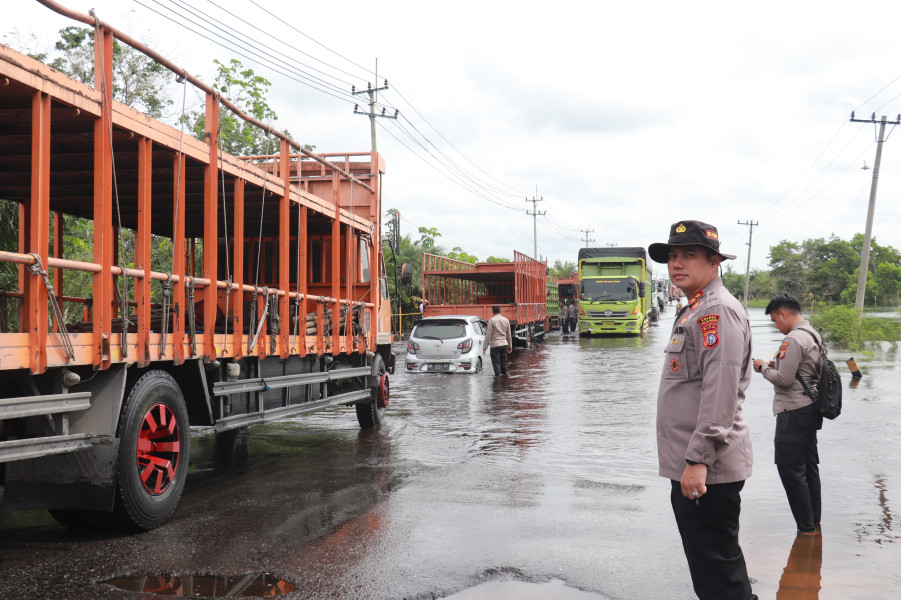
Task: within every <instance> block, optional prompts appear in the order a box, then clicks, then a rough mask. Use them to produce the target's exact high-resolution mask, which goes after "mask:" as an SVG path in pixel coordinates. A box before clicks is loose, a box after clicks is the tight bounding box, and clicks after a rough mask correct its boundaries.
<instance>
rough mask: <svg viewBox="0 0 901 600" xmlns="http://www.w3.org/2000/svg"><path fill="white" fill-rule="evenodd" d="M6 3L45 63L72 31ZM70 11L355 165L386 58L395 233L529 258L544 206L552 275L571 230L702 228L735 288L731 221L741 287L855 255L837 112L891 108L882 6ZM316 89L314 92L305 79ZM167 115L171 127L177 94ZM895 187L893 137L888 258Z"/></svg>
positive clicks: (850, 128)
mask: <svg viewBox="0 0 901 600" xmlns="http://www.w3.org/2000/svg"><path fill="white" fill-rule="evenodd" d="M8 4H9V6H6V7H4V19H3V23H2V25H0V34H3V36H4V37H3V42H4V43H13V42H14V41H15V43H20V44H21V43H23V42H29V43H31V44H35V43H36V44H37V46H38V47H40V45H41V44H43V47H44V48H48V47H50V46H51V45H52V43H53V42H54V41H56V39H57V37H58V35H57V31H58V30H59V29H61V28H62V27H66V26H68V25H70V24H73V23H72V22H71V21H69V20H67V19H64V18H62V17H59V16H57V15H56V14H55V13H53V12H51V11H50V10H49V9H47V8H45V7H44V6H42V5H40V4H38V3H37V2H36V1H35V0H18V1H16V2H11V3H8ZM62 4H64V5H65V6H67V7H69V8H71V9H73V10H77V11H80V12H85V13H86V12H88V11H89V10H90V9H91V8H94V9H96V11H97V14H98V16H99V17H100V18H101V19H103V20H106V21H108V22H110V23H111V24H112V25H113V26H115V27H117V28H119V29H122V30H125V31H128V32H130V33H131V34H132V35H133V36H134V37H136V38H138V39H141V40H143V41H146V42H147V43H148V44H149V45H151V46H153V47H154V48H155V49H156V50H157V51H159V52H161V53H162V54H164V55H166V56H168V57H170V58H171V59H172V60H173V61H174V62H176V63H177V64H179V65H180V66H184V67H186V68H187V69H188V70H189V71H191V72H193V73H195V74H197V75H198V76H200V77H201V78H203V79H205V80H207V81H210V82H211V81H212V79H213V74H214V69H213V59H214V58H219V59H220V60H222V59H227V58H231V57H236V58H239V59H240V60H242V61H243V62H244V64H245V66H249V67H251V68H252V69H254V71H255V72H256V73H257V74H261V75H264V76H265V77H267V78H268V79H270V80H271V81H272V82H273V87H272V89H271V91H270V95H269V100H270V104H271V105H272V106H273V108H274V109H275V111H276V113H277V114H278V115H279V122H278V124H277V125H279V126H281V127H282V128H288V129H289V130H290V131H291V133H292V134H293V135H294V137H295V139H296V140H297V141H299V142H301V143H310V144H315V145H316V148H317V150H319V151H322V152H346V151H361V150H362V151H366V150H368V149H369V146H370V135H369V120H368V119H367V118H366V117H363V116H359V115H354V114H353V102H354V101H360V104H361V107H363V106H364V105H365V104H364V101H365V100H366V97H365V96H357V97H356V98H354V97H353V96H351V95H350V94H349V91H350V90H349V88H350V85H356V86H357V88H361V87H365V86H366V83H367V81H373V80H374V76H373V73H372V71H374V70H375V65H376V59H378V74H379V84H381V83H382V81H381V80H382V78H383V77H384V78H387V79H388V83H389V87H390V88H391V89H389V90H388V91H386V92H382V93H380V95H379V100H380V102H382V103H384V104H385V105H387V106H388V107H389V114H390V112H391V109H392V108H397V109H399V110H400V112H401V117H400V119H398V120H397V121H393V120H389V119H379V121H378V123H379V128H378V149H379V151H380V153H381V154H382V155H383V156H384V158H385V160H386V163H387V169H388V173H387V175H386V178H385V181H384V183H385V187H384V206H383V208H385V209H387V208H397V209H399V210H400V212H401V215H402V218H403V220H402V222H401V227H402V233H413V234H414V237H418V234H417V233H416V230H417V228H418V227H420V226H425V227H435V228H437V229H438V230H439V231H440V232H441V233H442V234H443V236H442V238H441V239H440V242H441V243H442V244H443V245H444V246H445V247H447V248H451V247H454V246H460V247H462V248H463V249H464V250H466V251H467V252H469V253H471V254H475V255H476V256H478V257H479V258H480V259H482V260H484V259H485V258H487V257H488V256H489V255H494V256H500V257H507V258H512V254H513V250H514V249H515V250H520V251H523V252H525V253H526V254H529V255H532V254H533V233H532V232H533V217H532V216H529V215H527V214H526V212H527V210H531V209H532V206H533V205H532V203H531V202H528V203H527V202H526V198H529V199H531V198H532V197H535V196H536V194H537V197H540V198H542V199H543V200H542V201H541V202H538V203H537V209H538V210H539V211H542V212H544V211H546V212H547V214H546V215H542V216H539V217H537V224H538V254H539V255H540V256H541V257H542V258H547V259H548V262H549V263H550V264H553V263H554V261H556V260H562V261H567V260H569V261H575V260H576V254H577V252H578V248H579V247H580V246H585V241H584V238H585V235H586V234H585V231H583V230H591V231H590V233H589V234H588V235H589V239H590V240H591V241H590V242H589V244H590V245H592V246H604V245H621V246H647V245H648V244H650V243H652V242H656V241H665V240H666V238H667V235H668V232H669V226H670V224H671V223H673V222H674V221H677V220H680V219H700V220H703V221H707V222H709V223H712V224H714V225H716V226H717V227H718V228H719V230H720V238H721V240H722V243H723V246H722V249H723V250H724V251H726V252H730V253H733V254H737V255H738V259H737V260H736V261H734V264H733V268H734V269H735V270H736V271H737V272H740V273H744V271H745V266H746V264H747V251H748V248H747V242H748V233H749V227H748V226H746V225H740V224H739V223H738V222H739V221H741V222H746V221H754V222H758V223H759V225H758V226H757V227H755V228H754V234H753V247H752V250H753V252H752V255H751V268H752V269H755V268H761V269H765V268H767V267H768V255H769V248H770V246H772V245H774V244H776V243H778V242H779V241H781V240H784V239H787V240H792V241H796V242H800V241H803V240H805V239H808V238H815V237H824V238H828V237H829V236H830V235H832V234H835V235H837V236H839V237H841V238H843V239H850V237H851V236H852V235H854V233H856V232H863V231H864V228H865V224H866V214H867V203H868V198H869V192H870V183H871V178H872V174H873V171H872V170H864V169H862V168H861V167H863V166H864V162H865V161H866V164H867V165H868V166H870V167H872V165H873V161H874V157H875V154H876V143H875V139H876V131H877V128H876V127H875V126H874V125H872V124H867V123H864V124H860V123H850V122H849V117H850V114H851V111H856V113H857V116H858V117H859V118H869V117H870V115H871V113H873V112H875V113H876V117H877V119H878V118H879V117H881V116H882V115H887V116H888V117H889V120H894V119H896V118H897V115H898V113H899V112H901V42H898V37H897V36H896V35H894V34H893V33H892V32H893V26H894V25H895V24H896V23H898V22H899V17H901V2H897V1H896V0H895V1H888V0H886V1H880V2H868V1H865V0H864V1H858V2H856V3H852V4H849V3H847V2H833V1H830V0H827V1H822V0H821V1H818V2H785V1H778V2H771V1H757V2H753V3H743V4H742V6H741V7H739V3H730V2H722V1H719V2H681V3H677V2H672V1H671V0H668V1H658V0H654V1H646V2H616V3H614V2H606V1H599V0H595V1H589V0H579V1H570V2H532V1H523V0H518V1H507V0H482V1H480V2H474V1H467V0H460V1H458V2H423V1H397V0H381V1H378V2H361V1H358V0H344V1H343V2H331V3H325V2H300V1H297V0H292V1H279V0H62ZM188 5H189V6H190V7H192V10H194V11H196V13H197V14H200V15H204V16H205V17H204V18H206V19H209V20H210V21H213V20H214V19H215V20H217V21H221V22H223V23H227V24H228V25H230V26H231V27H234V28H235V29H237V30H239V31H241V32H242V33H243V35H244V39H245V40H246V39H248V38H249V39H252V40H253V42H252V43H253V45H254V46H255V47H256V48H257V49H258V50H259V49H262V50H263V51H265V52H268V53H271V54H274V55H275V56H277V57H278V62H279V63H280V64H281V67H280V68H282V69H285V68H290V69H296V70H297V71H300V74H295V75H293V76H292V77H284V76H282V75H279V74H278V73H277V72H276V71H275V70H274V69H273V67H272V66H270V65H264V64H262V63H261V62H259V61H258V60H254V59H253V58H252V57H251V56H250V55H249V54H246V51H243V50H242V51H240V52H241V53H242V54H245V56H240V55H239V54H238V52H237V51H234V50H227V49H224V48H222V47H221V46H218V45H215V44H214V43H212V42H210V41H208V40H206V39H203V38H202V37H200V35H199V33H203V34H204V35H207V36H209V37H214V36H212V35H211V34H210V33H207V32H202V31H201V30H200V29H199V26H200V24H201V23H202V22H201V17H198V16H193V15H190V14H188V13H187V12H186V10H187V9H186V8H185V6H188ZM169 9H175V10H177V11H179V13H180V14H181V15H182V16H175V15H174V14H173V13H172V12H170V11H169ZM154 11H156V13H161V14H165V15H169V16H170V17H172V18H174V19H175V20H176V21H177V22H178V23H182V24H185V25H189V27H191V29H192V30H193V31H192V30H189V29H186V28H184V27H182V26H181V25H179V24H177V23H174V22H173V21H171V20H166V19H164V18H163V17H162V16H160V14H156V13H155V12H154ZM226 11H228V12H226ZM267 11H270V12H271V13H272V14H267ZM229 12H230V13H232V14H229ZM236 17H240V19H237V18H236ZM189 19H190V20H191V21H193V22H194V23H193V25H192V24H190V23H189ZM204 25H205V26H207V27H210V25H209V24H204ZM13 30H17V32H18V34H19V35H18V36H15V35H9V34H10V32H11V31H13ZM261 31H266V32H268V33H269V34H270V36H271V37H267V36H266V35H264V34H263V33H261ZM31 34H34V35H35V36H36V37H37V42H35V41H34V40H31V41H29V40H28V37H29V36H30V35H31ZM16 38H18V40H16ZM217 38H218V39H220V40H222V39H225V36H222V35H219V36H217ZM263 44H265V45H266V46H269V47H270V48H272V50H266V49H264V48H262V46H261V45H263ZM284 44H288V45H290V46H292V47H293V48H295V49H296V50H291V49H289V48H288V47H287V46H286V45H284ZM297 51H299V52H302V53H305V54H298V52H297ZM320 61H322V62H320ZM299 63H304V64H299ZM286 65H287V67H286ZM313 69H317V70H316V71H314V70H313ZM297 71H295V73H297ZM308 76H312V77H315V78H319V79H320V80H321V81H324V82H325V84H324V83H321V82H320V83H317V85H319V86H320V87H324V86H326V84H327V89H328V93H324V92H323V91H320V90H316V89H313V88H311V87H310V86H308V85H305V84H304V83H302V81H304V79H303V78H304V77H308ZM332 86H336V87H332ZM174 97H175V98H176V102H175V106H174V108H173V110H176V111H177V112H180V110H181V92H180V90H176V93H175V94H174ZM192 101H194V98H192V97H191V96H189V99H188V102H189V103H190V102H192ZM889 129H890V128H889ZM899 191H901V134H899V135H898V136H891V137H889V138H888V141H887V142H886V144H885V146H884V151H883V156H882V167H881V171H880V177H879V188H878V197H877V202H876V212H875V223H874V228H873V234H874V236H875V238H876V240H877V241H878V242H879V243H881V244H883V245H892V246H894V247H896V248H901V203H899V201H898V195H899Z"/></svg>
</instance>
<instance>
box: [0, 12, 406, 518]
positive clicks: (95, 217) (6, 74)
mask: <svg viewBox="0 0 901 600" xmlns="http://www.w3.org/2000/svg"><path fill="white" fill-rule="evenodd" d="M44 3H45V4H47V5H52V4H53V3H52V2H49V1H47V2H44ZM54 9H55V10H57V11H58V12H61V13H62V14H65V15H66V16H69V17H71V18H73V19H75V20H77V21H80V22H82V23H84V24H86V25H87V26H89V27H91V28H92V29H94V31H95V47H97V48H98V49H100V51H98V52H97V53H95V56H96V59H95V73H96V74H97V76H96V77H95V78H94V80H95V82H96V87H89V86H87V85H84V84H82V83H80V82H77V81H74V80H72V79H70V78H68V77H66V76H64V75H63V74H61V73H59V72H57V71H55V70H53V69H51V68H49V67H47V66H45V65H43V64H41V63H39V62H37V61H35V60H32V59H31V58H29V57H28V56H25V55H23V54H19V53H17V52H14V51H13V50H11V49H9V48H8V47H6V46H0V87H2V92H0V124H2V125H0V164H2V165H3V167H2V169H0V171H2V172H0V199H3V200H4V201H5V202H6V203H7V206H8V207H14V209H13V214H14V215H15V214H17V215H18V233H19V235H18V241H17V246H16V245H15V244H16V242H15V241H14V240H13V242H14V250H6V251H0V267H5V272H6V273H11V274H12V277H11V278H7V279H6V280H7V281H8V280H10V279H11V280H12V284H10V285H9V286H8V287H6V288H5V289H2V290H0V300H2V302H0V312H2V316H3V318H2V319H0V484H2V485H3V486H4V494H3V497H4V502H5V506H6V507H8V508H17V509H21V508H29V509H34V508H45V509H50V511H51V513H52V514H53V515H54V516H55V517H57V518H58V519H59V520H60V521H62V522H64V523H67V524H72V525H80V524H81V525H83V524H93V523H96V522H98V521H104V522H105V521H114V522H117V523H122V524H125V525H127V526H129V527H133V528H137V529H144V530H146V529H151V528H154V527H157V526H159V525H161V524H162V523H164V522H165V521H166V520H167V519H168V518H169V517H170V515H171V514H172V512H173V511H174V510H175V507H176V505H177V503H178V501H179V498H180V496H181V494H182V490H183V488H184V485H185V478H186V476H187V472H188V465H189V458H190V448H191V435H190V428H191V427H194V426H201V427H204V428H206V430H207V431H210V430H211V432H212V433H215V434H216V435H227V434H228V432H232V431H235V430H239V429H241V428H246V427H247V426H249V425H253V424H255V423H262V422H266V421H270V420H273V419H280V418H284V417H289V416H297V415H303V414H306V413H310V412H313V411H317V410H322V409H326V408H330V407H336V406H348V407H354V411H355V412H356V417H357V420H358V421H359V424H360V425H361V426H362V427H363V428H371V427H375V426H377V425H378V424H379V423H380V422H381V421H382V419H383V417H384V414H385V410H386V406H387V404H388V401H389V382H388V375H389V373H390V372H393V368H394V356H393V354H392V352H391V342H392V339H391V334H390V307H389V302H388V295H387V286H386V280H385V271H384V266H383V261H382V258H381V246H380V243H381V235H380V226H381V222H380V194H381V185H380V179H381V176H382V174H383V172H384V163H383V161H382V159H381V157H380V156H379V155H378V154H376V153H371V152H364V153H359V154H353V153H339V154H329V155H321V154H314V153H312V152H309V151H307V150H306V149H304V148H303V147H301V146H300V145H299V144H298V143H297V142H295V141H293V140H292V139H290V138H289V137H287V136H286V135H284V134H282V133H280V132H277V131H272V130H271V129H269V128H267V127H266V125H264V124H263V123H261V122H259V121H257V120H255V119H254V118H252V117H250V116H248V115H246V114H245V113H244V112H242V111H241V110H240V109H239V108H238V107H236V106H235V105H234V104H232V103H231V102H230V101H229V100H227V99H226V98H223V97H221V96H220V94H219V92H217V91H216V90H214V89H213V88H211V87H209V86H208V85H206V84H204V83H203V82H201V81H199V80H198V79H196V78H194V77H192V76H191V75H189V74H188V73H187V71H185V70H184V69H181V68H179V67H176V66H175V65H173V64H171V63H169V62H168V61H166V60H165V59H164V58H162V57H160V56H159V55H157V54H156V53H154V52H153V51H151V50H149V49H148V48H146V47H144V46H142V45H141V44H139V43H137V42H135V41H134V40H132V39H131V38H129V37H128V36H127V35H124V34H122V33H121V32H119V31H117V30H115V29H113V28H112V27H110V26H108V25H107V24H106V23H96V22H95V20H94V17H92V16H88V15H84V14H79V13H74V12H71V11H66V10H65V9H61V7H58V6H56V7H55V8H54ZM114 38H116V39H118V40H119V42H120V43H126V44H128V45H130V46H132V47H134V48H135V49H137V50H140V51H142V52H144V53H145V54H147V55H148V56H150V57H151V58H153V59H155V60H156V61H157V62H159V63H160V64H162V65H163V66H165V67H166V68H168V69H170V70H171V71H173V72H174V73H176V74H177V75H178V76H179V77H180V78H182V79H183V85H186V86H187V85H193V86H194V87H195V88H196V89H198V90H200V91H201V93H202V94H203V95H204V96H205V98H206V105H205V106H206V113H205V127H206V139H205V140H204V141H200V140H197V139H194V138H193V137H190V136H187V135H185V134H184V133H183V132H180V131H179V129H176V128H173V127H170V126H168V125H165V124H163V123H161V122H158V121H155V120H153V119H151V118H150V117H148V116H146V115H144V114H142V113H140V112H138V111H136V110H134V109H132V108H129V107H128V106H125V105H122V104H120V103H119V102H116V101H113V100H112V96H111V94H110V93H109V88H110V86H105V87H104V86H103V85H102V84H103V82H104V81H112V74H113V65H112V62H111V61H112V59H113V58H114V56H115V55H114V53H113V40H114ZM220 110H222V111H224V110H229V111H231V113H232V114H234V115H236V116H237V117H239V118H241V119H243V120H244V121H246V122H248V123H251V124H253V125H255V126H257V127H262V128H263V130H264V131H266V132H267V135H270V136H271V137H272V139H277V140H278V141H279V143H280V152H279V153H277V154H275V155H271V156H256V157H245V158H243V159H242V158H238V157H235V156H231V155H229V154H226V153H224V152H222V151H221V150H220V149H219V145H218V140H217V135H218V132H219V115H220ZM9 203H12V204H9ZM16 211H17V212H16ZM72 224H75V225H77V226H78V227H80V228H82V229H84V228H85V227H90V230H91V231H92V233H91V239H92V241H93V248H89V250H88V252H87V254H88V256H87V258H84V257H77V256H69V255H67V254H66V253H65V252H64V249H67V248H69V247H70V245H71V244H68V243H67V240H70V239H73V238H72V232H71V231H69V227H71V226H72ZM167 249H168V250H167ZM75 284H78V285H75ZM73 290H86V291H85V292H80V293H75V292H74V291H73Z"/></svg>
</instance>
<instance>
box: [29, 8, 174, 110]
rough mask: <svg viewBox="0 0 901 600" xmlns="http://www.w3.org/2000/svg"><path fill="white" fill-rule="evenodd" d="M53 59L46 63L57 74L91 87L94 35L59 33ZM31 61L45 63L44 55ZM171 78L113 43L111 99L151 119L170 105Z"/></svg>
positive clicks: (89, 32)
mask: <svg viewBox="0 0 901 600" xmlns="http://www.w3.org/2000/svg"><path fill="white" fill-rule="evenodd" d="M59 35H60V39H59V41H57V42H56V44H55V45H54V50H55V52H54V53H53V58H52V59H51V60H50V62H49V63H48V64H49V65H50V66H51V67H53V68H54V69H56V70H57V71H61V72H63V73H65V74H66V75H68V76H69V77H71V78H72V79H76V80H78V81H81V82H82V83H86V84H88V85H94V31H93V30H91V29H87V28H84V27H74V26H73V27H66V28H65V29H60V31H59ZM32 57H33V58H37V59H38V60H43V61H46V60H47V58H49V56H48V55H47V54H34V55H32ZM171 81H172V74H171V73H170V72H169V70H168V69H166V68H165V67H163V66H162V65H160V64H159V63H157V62H155V61H154V60H153V59H151V58H150V57H148V56H147V55H146V54H144V53H143V52H140V51H138V50H135V49H134V48H132V47H131V46H126V45H122V44H120V43H119V41H118V40H114V41H113V98H115V99H116V100H118V101H119V102H121V103H123V104H126V105H128V106H130V107H132V108H135V109H137V110H140V111H141V112H144V113H146V114H147V115H149V116H151V117H153V118H154V119H159V118H161V117H162V116H163V112H164V111H165V110H166V109H167V108H168V107H169V106H170V105H171V104H172V100H171V98H170V97H169V93H168V86H169V85H170V83H171Z"/></svg>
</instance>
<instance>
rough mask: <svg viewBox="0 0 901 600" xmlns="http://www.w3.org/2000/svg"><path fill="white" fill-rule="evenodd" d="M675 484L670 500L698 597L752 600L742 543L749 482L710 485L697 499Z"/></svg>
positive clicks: (711, 599)
mask: <svg viewBox="0 0 901 600" xmlns="http://www.w3.org/2000/svg"><path fill="white" fill-rule="evenodd" d="M672 484H673V489H672V492H671V493H670V502H671V503H672V505H673V514H675V516H676V525H678V527H679V534H680V535H681V536H682V548H683V549H684V550H685V558H687V559H688V570H689V571H690V572H691V581H692V583H693V584H694V589H695V593H696V594H697V595H698V598H700V600H749V598H751V583H750V581H749V580H748V568H747V566H746V565H745V557H744V554H742V551H741V546H739V545H738V518H739V515H740V514H741V489H742V488H743V487H744V485H745V482H744V481H736V482H734V483H718V484H709V485H708V486H707V493H706V494H704V495H703V496H702V497H701V498H699V499H698V500H697V501H696V500H690V499H688V498H686V497H685V496H683V495H682V489H681V486H680V484H679V482H678V481H673V482H672Z"/></svg>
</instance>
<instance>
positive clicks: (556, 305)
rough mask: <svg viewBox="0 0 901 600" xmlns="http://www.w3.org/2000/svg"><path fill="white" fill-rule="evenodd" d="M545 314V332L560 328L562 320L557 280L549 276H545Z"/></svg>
mask: <svg viewBox="0 0 901 600" xmlns="http://www.w3.org/2000/svg"><path fill="white" fill-rule="evenodd" d="M546 287H547V301H546V303H545V304H546V305H547V314H546V315H545V321H544V330H545V331H546V332H550V331H556V330H558V329H560V327H561V325H562V322H561V317H562V315H561V314H560V288H559V286H558V285H557V280H556V279H552V278H551V277H548V278H547V284H546Z"/></svg>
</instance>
